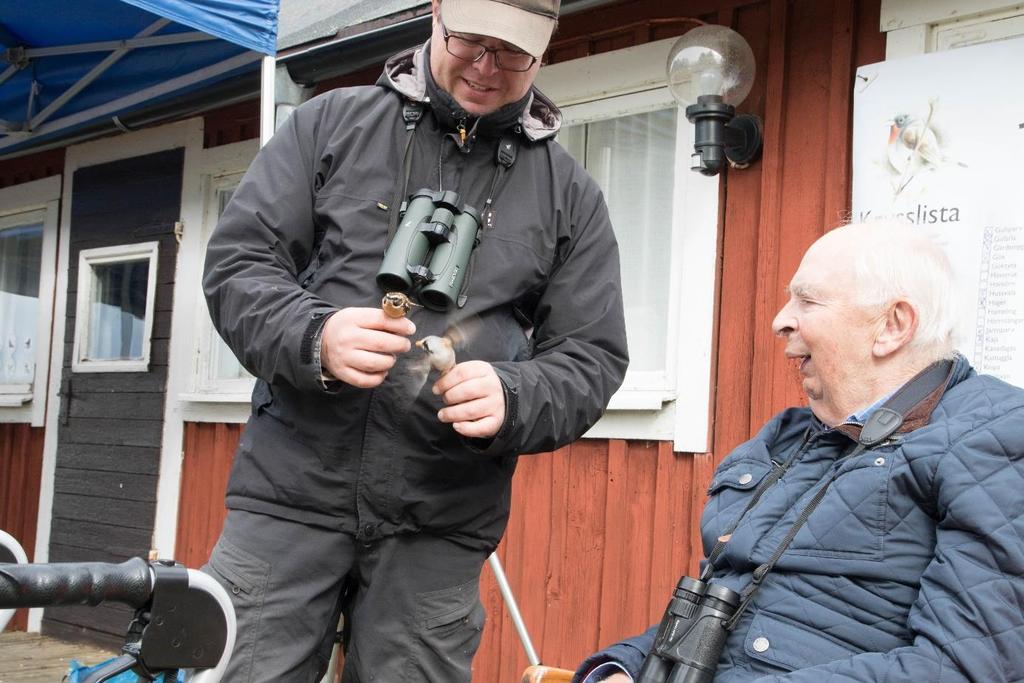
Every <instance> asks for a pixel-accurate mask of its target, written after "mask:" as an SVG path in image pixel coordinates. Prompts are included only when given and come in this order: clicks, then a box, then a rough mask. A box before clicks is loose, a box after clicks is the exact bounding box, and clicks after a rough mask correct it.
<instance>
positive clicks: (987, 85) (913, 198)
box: [852, 38, 1024, 387]
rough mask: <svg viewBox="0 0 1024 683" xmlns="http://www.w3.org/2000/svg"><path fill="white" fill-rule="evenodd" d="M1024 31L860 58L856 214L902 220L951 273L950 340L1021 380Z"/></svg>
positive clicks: (997, 371)
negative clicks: (1023, 71)
mask: <svg viewBox="0 0 1024 683" xmlns="http://www.w3.org/2000/svg"><path fill="white" fill-rule="evenodd" d="M1021 64H1024V38H1012V39H1006V40H999V41H996V42H991V43H985V44H981V45H972V46H967V47H962V48H958V49H956V50H948V51H943V52H932V53H928V54H923V55H916V56H912V57H905V58H902V59H892V60H889V61H886V62H880V63H878V64H869V65H866V66H862V67H860V68H858V69H857V79H856V85H855V87H854V115H853V119H854V121H853V206H852V209H853V218H854V220H858V221H871V220H898V221H903V222H906V223H910V224H911V225H913V226H915V227H916V228H918V229H920V230H921V231H922V232H924V233H927V234H928V235H929V236H930V237H932V238H933V239H935V240H936V242H937V243H938V244H940V245H941V246H942V247H943V248H944V249H945V250H946V253H947V255H948V256H949V259H950V261H951V263H952V266H953V270H954V274H955V276H956V281H957V284H956V290H955V292H954V298H955V300H956V308H957V312H956V321H955V344H956V347H957V349H959V350H960V352H961V353H963V354H964V355H965V356H966V357H967V358H968V359H969V360H970V361H971V364H972V365H973V366H974V368H975V369H976V370H977V371H978V372H984V373H988V374H991V375H995V376H996V377H999V378H1000V379H1003V380H1006V381H1007V382H1010V383H1011V384H1016V385H1017V386H1020V387H1024V192H1022V191H1021V182H1020V177H1021V174H1020V160H1021V159H1024V89H1022V88H1013V89H1009V90H1008V89H1007V88H1005V87H1004V86H1003V85H1002V84H1005V83H1018V82H1019V81H1020V65H1021Z"/></svg>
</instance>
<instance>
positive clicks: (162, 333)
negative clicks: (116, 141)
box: [43, 149, 184, 645]
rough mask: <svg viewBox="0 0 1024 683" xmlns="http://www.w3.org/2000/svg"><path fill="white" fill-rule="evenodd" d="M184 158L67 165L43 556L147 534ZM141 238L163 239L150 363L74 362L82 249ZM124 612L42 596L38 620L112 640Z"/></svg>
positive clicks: (67, 554)
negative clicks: (117, 366) (60, 324)
mask: <svg viewBox="0 0 1024 683" xmlns="http://www.w3.org/2000/svg"><path fill="white" fill-rule="evenodd" d="M183 160H184V153H183V151H182V150H180V149H176V150H169V151H165V152H158V153H155V154H149V155H144V156H140V157H134V158H130V159H124V160H121V161H115V162H111V163H106V164H99V165H95V166H89V167H85V168H81V169H79V170H78V171H76V172H75V177H74V185H73V190H72V192H73V196H72V199H71V229H70V240H69V250H70V257H69V264H68V266H69V272H68V298H67V309H66V311H65V315H66V317H67V325H66V328H65V337H64V339H63V343H64V362H63V372H62V380H61V401H60V412H59V419H58V431H57V462H56V469H55V474H54V494H53V521H52V524H51V529H50V560H51V561H52V562H72V561H74V562H77V561H109V562H120V561H123V560H125V559H127V558H129V557H137V556H141V557H146V556H147V555H148V553H149V549H150V547H151V545H152V535H153V525H154V520H155V514H156V490H157V478H158V474H159V463H160V448H161V442H162V438H163V415H164V387H165V385H166V383H167V362H168V345H169V339H170V333H171V329H170V328H171V323H170V321H171V306H172V302H173V295H174V272H175V258H176V252H177V243H176V241H175V238H174V223H175V221H177V220H178V218H179V216H180V214H181V206H180V204H181V172H182V164H183ZM148 241H159V243H160V245H159V253H158V258H157V273H156V278H157V287H156V299H155V302H154V304H155V305H154V320H153V331H152V338H151V347H150V364H149V370H148V371H147V372H101V373H96V372H72V371H71V362H72V352H73V342H74V335H75V322H76V306H77V298H78V255H79V252H80V251H81V250H82V249H90V248H94V247H108V246H113V245H123V244H131V243H137V242H148ZM130 619H131V610H130V609H128V608H127V607H122V606H101V607H99V608H78V607H60V608H50V609H47V610H46V611H45V613H44V618H43V632H44V633H48V634H52V635H57V636H73V637H82V638H84V639H86V640H90V641H93V642H95V643H100V644H107V645H120V643H121V641H122V640H123V636H124V629H125V628H126V626H127V623H128V622H129V621H130Z"/></svg>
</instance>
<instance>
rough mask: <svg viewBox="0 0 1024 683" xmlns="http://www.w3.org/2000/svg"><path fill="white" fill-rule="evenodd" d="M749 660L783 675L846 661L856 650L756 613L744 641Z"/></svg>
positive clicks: (776, 617)
mask: <svg viewBox="0 0 1024 683" xmlns="http://www.w3.org/2000/svg"><path fill="white" fill-rule="evenodd" d="M743 650H744V652H745V653H746V655H747V656H748V657H750V658H751V659H754V660H756V661H759V662H765V663H767V664H771V665H773V666H776V667H779V668H782V669H784V670H786V671H793V670H796V669H804V668H807V667H811V666H817V665H819V664H825V663H828V662H832V661H835V660H837V659H845V658H847V657H851V656H853V655H855V654H858V653H859V650H857V649H856V648H854V647H853V646H852V645H850V644H848V643H844V642H843V641H841V640H838V639H837V638H834V637H832V636H830V635H828V634H827V633H824V632H823V631H820V630H818V629H814V628H810V627H808V626H806V625H804V624H801V623H798V622H796V621H793V620H792V619H788V618H786V617H782V616H779V615H776V614H770V613H768V612H764V611H759V612H758V613H757V614H755V615H754V618H753V620H752V621H751V623H750V630H749V631H747V635H746V638H744V640H743Z"/></svg>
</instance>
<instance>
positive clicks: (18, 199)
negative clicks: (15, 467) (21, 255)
mask: <svg viewBox="0 0 1024 683" xmlns="http://www.w3.org/2000/svg"><path fill="white" fill-rule="evenodd" d="M60 192H61V177H60V176H59V175H58V176H50V177H48V178H43V179H41V180H34V181H32V182H28V183H22V184H20V185H12V186H10V187H5V188H3V189H0V228H2V227H13V225H15V224H21V223H22V222H23V221H24V220H26V218H27V217H29V216H31V217H32V218H35V219H37V220H38V219H39V218H42V223H43V243H42V253H41V258H40V272H39V316H38V319H37V321H36V335H35V340H36V342H35V361H36V369H35V377H34V378H33V381H32V384H18V385H14V384H8V385H0V422H21V423H24V422H27V423H30V424H31V425H32V426H33V427H41V426H42V425H43V423H44V421H45V418H46V389H47V384H48V381H49V380H48V368H49V358H50V349H51V341H52V340H51V336H50V328H51V324H52V322H53V298H54V291H55V286H56V285H55V280H56V269H57V232H58V225H59V223H60Z"/></svg>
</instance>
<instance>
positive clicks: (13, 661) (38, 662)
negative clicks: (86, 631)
mask: <svg viewBox="0 0 1024 683" xmlns="http://www.w3.org/2000/svg"><path fill="white" fill-rule="evenodd" d="M115 654H116V653H114V652H110V651H107V650H100V649H97V648H95V647H89V646H85V645H78V644H75V643H66V642H64V641H61V640H56V639H54V638H49V637H46V636H41V635H39V634H38V633H24V632H22V631H9V632H6V633H0V683H44V682H45V683H60V681H61V680H62V679H63V678H64V674H66V673H67V671H68V666H69V664H70V663H71V660H72V659H77V660H78V661H79V662H80V663H82V664H89V665H92V664H99V663H100V662H102V661H104V660H106V659H110V658H111V657H113V656H114V655H115Z"/></svg>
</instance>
